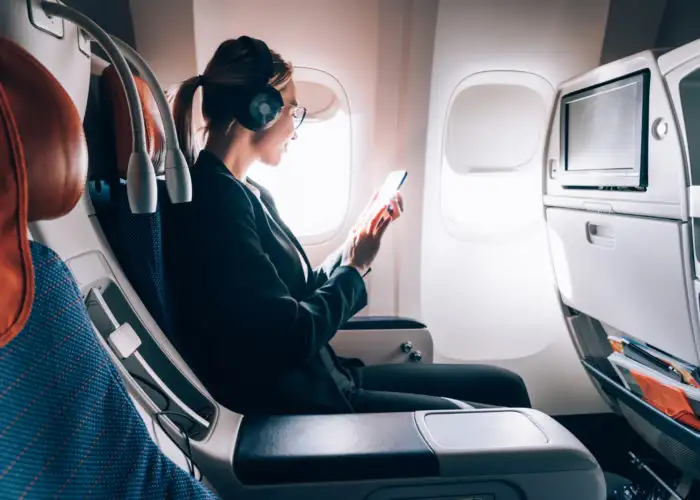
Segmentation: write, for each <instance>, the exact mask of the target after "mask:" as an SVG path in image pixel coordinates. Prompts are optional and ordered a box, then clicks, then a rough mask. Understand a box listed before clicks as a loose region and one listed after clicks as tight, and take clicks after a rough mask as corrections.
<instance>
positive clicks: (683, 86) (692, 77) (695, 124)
mask: <svg viewBox="0 0 700 500" xmlns="http://www.w3.org/2000/svg"><path fill="white" fill-rule="evenodd" d="M679 90H680V95H681V106H682V108H683V121H684V122H685V135H686V138H687V141H688V154H689V156H690V169H691V174H692V181H693V184H700V111H698V110H700V70H696V71H694V72H692V73H690V74H689V75H688V76H686V77H685V78H683V80H681V82H680V88H679Z"/></svg>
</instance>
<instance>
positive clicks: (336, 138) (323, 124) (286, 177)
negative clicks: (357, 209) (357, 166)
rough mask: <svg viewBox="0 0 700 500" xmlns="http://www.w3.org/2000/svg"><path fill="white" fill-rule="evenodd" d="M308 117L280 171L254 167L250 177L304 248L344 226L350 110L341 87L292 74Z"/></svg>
mask: <svg viewBox="0 0 700 500" xmlns="http://www.w3.org/2000/svg"><path fill="white" fill-rule="evenodd" d="M294 75H295V83H296V87H297V99H298V101H299V104H300V105H301V106H304V107H306V108H307V113H306V117H305V119H304V122H303V123H302V125H301V127H300V128H299V130H298V131H297V134H298V137H297V140H295V141H292V142H291V143H290V145H289V150H288V151H287V153H286V154H285V156H284V158H283V159H282V162H281V163H280V165H279V166H278V167H275V168H270V167H267V166H265V165H254V166H253V167H252V168H251V172H250V176H251V178H252V179H254V180H256V181H258V182H260V183H261V184H262V185H264V186H265V187H267V188H268V189H269V190H270V191H271V192H272V194H273V196H274V197H275V202H276V204H277V208H278V210H279V212H280V215H281V216H282V218H283V219H284V221H285V222H286V223H287V225H288V226H289V227H290V229H291V230H292V231H293V232H294V233H295V234H296V235H297V236H298V237H300V239H301V240H302V242H303V243H321V242H323V241H325V240H327V239H330V238H331V237H332V236H333V235H334V233H335V232H336V231H337V230H338V229H339V228H340V227H341V226H342V224H343V222H344V220H345V215H346V213H347V208H348V203H349V198H350V169H351V148H352V134H351V122H350V106H349V103H348V99H347V96H346V93H345V91H344V89H343V87H342V86H341V84H340V82H339V81H338V80H336V79H335V78H334V77H333V76H331V75H330V74H328V73H325V72H323V71H320V70H315V69H311V68H295V69H294Z"/></svg>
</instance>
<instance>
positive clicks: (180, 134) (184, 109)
mask: <svg viewBox="0 0 700 500" xmlns="http://www.w3.org/2000/svg"><path fill="white" fill-rule="evenodd" d="M199 85H200V79H199V78H198V77H196V76H195V77H193V78H190V79H189V80H185V81H184V82H182V84H181V85H180V87H179V88H178V89H177V93H176V94H175V99H174V101H173V119H174V120H175V130H176V131H177V140H178V142H179V143H180V150H181V151H182V154H183V155H185V160H187V165H188V166H190V167H191V166H192V165H194V162H195V160H196V159H197V158H196V156H197V151H196V144H195V142H196V140H195V130H194V123H193V118H192V116H193V112H194V111H193V109H192V108H193V107H194V95H195V93H196V92H197V89H198V88H199Z"/></svg>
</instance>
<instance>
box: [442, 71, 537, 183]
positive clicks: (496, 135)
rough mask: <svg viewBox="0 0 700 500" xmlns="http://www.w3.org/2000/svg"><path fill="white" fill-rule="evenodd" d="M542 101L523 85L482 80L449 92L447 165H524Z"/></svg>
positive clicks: (477, 168) (533, 145) (461, 168)
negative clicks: (482, 81) (452, 97)
mask: <svg viewBox="0 0 700 500" xmlns="http://www.w3.org/2000/svg"><path fill="white" fill-rule="evenodd" d="M465 83H467V84H468V82H465ZM546 104H547V103H545V102H544V101H543V99H542V96H541V95H540V94H539V93H538V92H537V91H536V90H534V89H532V88H530V87H527V86H524V85H517V84H513V83H495V84H494V83H486V82H484V83H480V84H476V85H470V86H467V87H465V88H464V89H463V90H462V91H461V92H459V93H458V94H457V95H456V96H455V98H454V100H453V102H452V106H451V108H450V115H449V118H448V122H447V135H446V138H445V155H446V156H447V162H448V165H449V167H450V168H451V169H452V170H454V171H455V172H456V173H468V172H489V171H503V170H514V169H516V168H518V167H521V166H523V165H525V164H527V163H528V162H529V161H530V159H531V158H532V157H533V155H534V154H535V151H536V150H537V146H538V143H539V141H540V139H541V138H542V134H543V132H544V126H545V124H546V120H547V107H546Z"/></svg>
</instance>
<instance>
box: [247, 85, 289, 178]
mask: <svg viewBox="0 0 700 500" xmlns="http://www.w3.org/2000/svg"><path fill="white" fill-rule="evenodd" d="M280 93H281V94H282V99H283V100H284V108H282V113H281V114H280V117H279V118H278V119H277V121H275V122H274V123H273V124H272V126H270V127H269V128H267V129H265V130H264V131H262V132H260V133H259V134H258V136H257V138H256V142H255V146H256V149H257V152H258V156H259V158H260V161H261V162H262V163H264V164H266V165H270V166H277V165H279V163H280V161H282V155H283V154H284V153H285V152H286V151H287V145H288V144H289V141H291V140H294V139H296V131H295V129H294V117H293V113H294V109H295V108H296V106H298V103H297V91H296V86H295V85H294V81H293V80H290V81H289V83H288V84H287V86H286V87H284V89H283V90H282V91H281V92H280Z"/></svg>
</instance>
